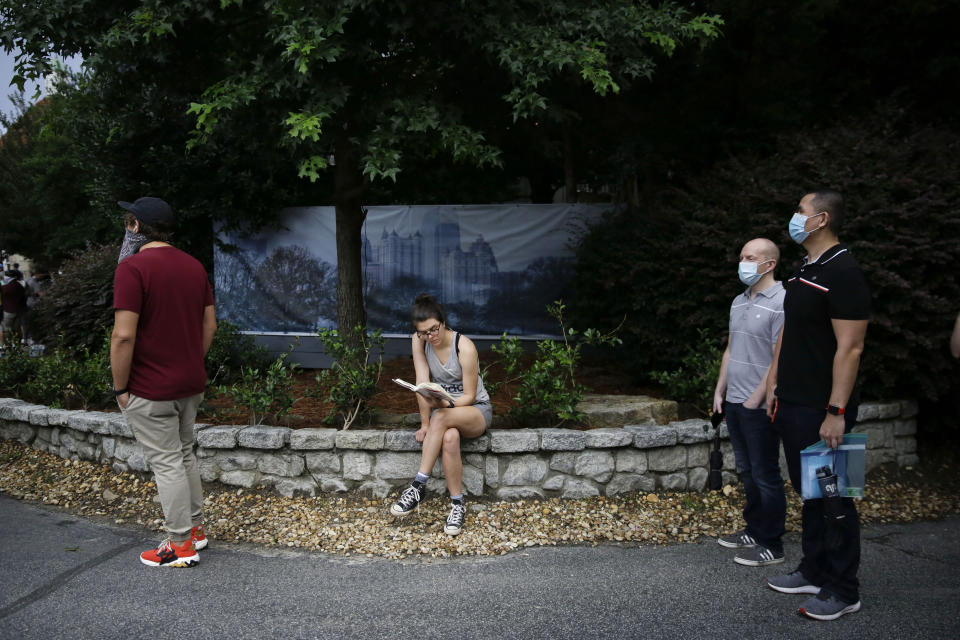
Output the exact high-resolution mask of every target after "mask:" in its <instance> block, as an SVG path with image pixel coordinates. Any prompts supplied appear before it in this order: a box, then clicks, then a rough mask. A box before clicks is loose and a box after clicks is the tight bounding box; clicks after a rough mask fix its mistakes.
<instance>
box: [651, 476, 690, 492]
mask: <svg viewBox="0 0 960 640" xmlns="http://www.w3.org/2000/svg"><path fill="white" fill-rule="evenodd" d="M657 483H658V484H659V485H660V487H661V488H663V489H665V490H666V491H683V490H684V489H686V488H687V474H686V473H668V474H665V475H662V476H659V477H658V478H657Z"/></svg>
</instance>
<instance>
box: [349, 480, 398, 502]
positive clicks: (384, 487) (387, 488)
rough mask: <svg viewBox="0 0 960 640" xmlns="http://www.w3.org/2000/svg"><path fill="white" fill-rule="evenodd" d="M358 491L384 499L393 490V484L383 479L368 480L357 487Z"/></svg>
mask: <svg viewBox="0 0 960 640" xmlns="http://www.w3.org/2000/svg"><path fill="white" fill-rule="evenodd" d="M357 491H359V492H360V493H369V494H370V495H371V496H373V497H374V498H381V499H383V498H386V497H387V496H388V495H390V492H391V491H393V485H391V484H390V483H389V482H385V481H383V480H368V481H367V482H364V483H363V484H361V485H360V486H359V487H357Z"/></svg>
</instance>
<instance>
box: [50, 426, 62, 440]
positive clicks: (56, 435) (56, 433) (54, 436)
mask: <svg viewBox="0 0 960 640" xmlns="http://www.w3.org/2000/svg"><path fill="white" fill-rule="evenodd" d="M50 444H60V428H59V427H51V429H50Z"/></svg>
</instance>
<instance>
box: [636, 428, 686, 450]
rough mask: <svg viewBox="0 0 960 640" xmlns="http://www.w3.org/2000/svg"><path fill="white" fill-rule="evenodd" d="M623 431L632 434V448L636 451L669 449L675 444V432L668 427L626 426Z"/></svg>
mask: <svg viewBox="0 0 960 640" xmlns="http://www.w3.org/2000/svg"><path fill="white" fill-rule="evenodd" d="M624 429H626V430H627V431H630V432H631V433H633V446H635V447H636V448H637V449H653V448H655V447H670V446H673V445H675V444H677V430H676V429H674V428H673V427H670V426H666V427H658V426H656V425H628V426H626V427H624Z"/></svg>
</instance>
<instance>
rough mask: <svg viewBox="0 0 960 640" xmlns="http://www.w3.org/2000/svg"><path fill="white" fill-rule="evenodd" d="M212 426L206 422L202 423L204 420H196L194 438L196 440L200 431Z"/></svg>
mask: <svg viewBox="0 0 960 640" xmlns="http://www.w3.org/2000/svg"><path fill="white" fill-rule="evenodd" d="M212 426H213V425H212V424H204V423H202V422H194V423H193V439H194V440H196V439H197V434H198V433H200V432H201V431H203V430H204V429H208V428H210V427H212Z"/></svg>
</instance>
